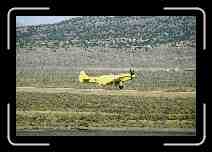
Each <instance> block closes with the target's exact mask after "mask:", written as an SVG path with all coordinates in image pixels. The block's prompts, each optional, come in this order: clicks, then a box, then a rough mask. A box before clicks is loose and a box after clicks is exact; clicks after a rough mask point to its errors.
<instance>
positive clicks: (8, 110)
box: [7, 7, 50, 146]
mask: <svg viewBox="0 0 212 152" xmlns="http://www.w3.org/2000/svg"><path fill="white" fill-rule="evenodd" d="M49 9H50V7H13V8H11V9H9V11H8V13H7V50H10V16H11V13H12V12H13V11H16V10H49ZM10 128H11V127H10V104H9V103H8V104H7V140H8V142H9V143H10V144H11V145H12V146H50V143H15V142H13V141H12V139H11V137H10Z"/></svg>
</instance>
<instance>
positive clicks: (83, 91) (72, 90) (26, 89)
mask: <svg viewBox="0 0 212 152" xmlns="http://www.w3.org/2000/svg"><path fill="white" fill-rule="evenodd" d="M16 92H31V93H33V92H34V93H51V94H56V93H70V94H88V95H119V96H120V95H127V96H144V97H164V96H168V97H178V96H179V97H193V96H195V95H196V92H195V91H189V92H182V91H180V92H179V91H175V92H174V91H165V90H157V91H139V90H107V89H75V88H36V87H16Z"/></svg>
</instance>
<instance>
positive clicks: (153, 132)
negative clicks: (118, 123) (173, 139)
mask: <svg viewBox="0 0 212 152" xmlns="http://www.w3.org/2000/svg"><path fill="white" fill-rule="evenodd" d="M195 135H196V131H195V129H193V128H191V129H190V128H189V129H188V128H186V129H185V128H89V129H86V128H79V129H40V130H30V129H18V130H16V136H195Z"/></svg>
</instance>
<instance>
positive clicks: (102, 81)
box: [79, 69, 135, 89]
mask: <svg viewBox="0 0 212 152" xmlns="http://www.w3.org/2000/svg"><path fill="white" fill-rule="evenodd" d="M133 78H135V72H134V71H133V70H131V69H130V71H129V72H128V73H121V74H118V75H114V74H109V75H101V76H88V75H87V74H86V73H85V72H84V71H81V72H80V75H79V81H80V82H81V83H97V84H98V85H101V86H105V85H115V86H116V87H117V86H118V87H119V89H123V88H124V84H123V83H124V82H125V81H128V80H132V79H133Z"/></svg>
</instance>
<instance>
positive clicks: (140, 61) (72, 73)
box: [16, 48, 196, 130]
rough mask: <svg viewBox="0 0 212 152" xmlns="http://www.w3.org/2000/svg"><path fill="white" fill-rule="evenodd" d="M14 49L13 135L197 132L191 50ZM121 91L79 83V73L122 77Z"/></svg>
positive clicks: (193, 51) (194, 55) (192, 53)
mask: <svg viewBox="0 0 212 152" xmlns="http://www.w3.org/2000/svg"><path fill="white" fill-rule="evenodd" d="M129 51H130V50H127V49H126V50H114V49H109V48H108V49H105V48H104V49H101V48H95V49H90V50H88V51H87V52H86V51H84V50H82V49H80V48H71V49H70V50H66V51H65V50H63V49H61V50H57V51H56V52H52V51H51V50H50V49H42V48H36V49H32V50H26V49H25V50H24V49H22V50H17V55H16V128H17V130H20V129H26V130H30V129H31V130H39V129H64V130H70V129H77V128H86V129H89V128H90V129H92V128H183V129H188V128H192V129H194V128H195V127H196V69H195V64H196V63H195V62H196V54H195V48H182V49H179V48H154V49H151V50H149V51H148V52H142V51H141V50H137V51H136V52H135V53H134V54H133V55H132V54H131V55H128V54H129ZM130 63H133V66H134V69H135V71H136V79H134V80H132V81H129V82H127V83H126V84H125V87H124V89H123V90H121V91H120V90H118V89H116V88H113V87H110V86H108V87H99V86H96V85H93V84H80V83H79V81H78V74H79V72H80V70H82V69H83V70H85V71H86V72H87V73H88V74H91V75H101V74H107V73H119V72H127V71H128V70H129V69H128V67H129V68H130V67H131V65H130Z"/></svg>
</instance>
